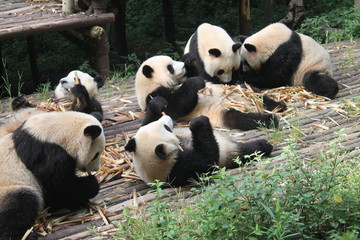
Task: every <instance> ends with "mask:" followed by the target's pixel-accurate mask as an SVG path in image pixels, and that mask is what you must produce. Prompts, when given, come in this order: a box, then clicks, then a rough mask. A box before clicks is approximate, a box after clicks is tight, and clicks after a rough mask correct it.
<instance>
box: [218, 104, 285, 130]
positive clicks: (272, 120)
mask: <svg viewBox="0 0 360 240" xmlns="http://www.w3.org/2000/svg"><path fill="white" fill-rule="evenodd" d="M222 117H223V122H224V125H225V126H226V127H228V128H230V129H240V130H243V131H247V130H252V129H256V128H259V127H266V128H274V127H275V128H276V127H278V125H279V120H278V118H277V116H276V115H275V114H271V113H243V112H240V111H238V110H235V109H232V108H231V109H227V110H224V112H223V114H222Z"/></svg>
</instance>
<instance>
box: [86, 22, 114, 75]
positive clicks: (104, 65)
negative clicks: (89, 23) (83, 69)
mask: <svg viewBox="0 0 360 240" xmlns="http://www.w3.org/2000/svg"><path fill="white" fill-rule="evenodd" d="M90 36H91V37H92V38H93V39H94V40H95V68H96V71H97V72H98V73H99V74H100V75H102V76H103V77H104V78H105V79H106V78H108V77H109V75H110V60H109V52H110V45H109V41H108V36H107V33H106V31H105V29H104V28H102V27H99V26H94V27H92V28H91V30H90Z"/></svg>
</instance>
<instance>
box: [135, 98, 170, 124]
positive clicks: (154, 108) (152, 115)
mask: <svg viewBox="0 0 360 240" xmlns="http://www.w3.org/2000/svg"><path fill="white" fill-rule="evenodd" d="M167 104H168V102H167V101H166V99H165V98H163V97H159V96H158V97H154V98H153V99H151V100H150V101H149V103H148V104H147V105H146V113H145V116H144V118H143V120H142V122H141V126H145V125H147V124H149V123H151V122H154V121H157V120H158V119H159V118H161V117H162V113H163V112H165V111H166V106H167Z"/></svg>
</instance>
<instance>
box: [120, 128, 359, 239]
mask: <svg viewBox="0 0 360 240" xmlns="http://www.w3.org/2000/svg"><path fill="white" fill-rule="evenodd" d="M338 134H339V138H338V139H336V140H334V141H332V142H331V143H330V144H329V145H328V149H327V150H324V151H323V152H322V153H321V154H320V155H319V157H318V158H316V159H307V160H306V161H305V160H304V159H303V158H301V157H300V155H299V154H298V152H297V151H296V143H295V142H294V141H292V140H287V145H286V146H285V147H284V148H283V154H282V155H281V158H282V159H283V160H284V164H283V165H282V166H278V167H272V166H271V162H269V161H266V160H260V159H259V158H258V157H257V160H258V163H257V166H258V170H256V171H254V172H251V173H249V172H248V171H247V169H246V167H245V168H239V170H238V173H236V174H233V175H232V174H231V172H230V171H225V169H221V168H219V169H218V170H217V171H216V172H215V173H214V174H213V175H206V176H204V177H202V182H201V183H200V184H201V185H202V187H201V188H193V189H192V192H193V194H194V196H193V197H192V198H191V199H189V200H187V202H186V204H182V203H181V202H180V203H179V200H177V202H178V204H177V207H174V198H173V197H172V196H170V195H169V194H167V193H166V191H165V190H162V189H161V187H162V184H163V183H161V182H155V183H154V187H155V190H154V193H155V194H156V195H157V198H156V200H155V201H153V202H151V203H150V206H149V207H148V208H147V209H146V211H140V212H139V211H130V210H125V211H124V219H123V220H122V221H119V222H118V223H117V225H118V227H119V230H118V232H117V235H116V236H118V238H116V239H120V238H121V237H122V238H125V239H204V240H206V239H211V240H213V239H252V240H253V239H351V240H355V239H357V238H358V237H359V231H360V164H359V161H360V157H359V156H353V155H351V154H350V153H347V152H346V151H343V148H342V145H341V141H342V138H343V137H346V136H345V135H344V134H343V132H342V131H340V132H339V133H338ZM209 182H210V184H209Z"/></svg>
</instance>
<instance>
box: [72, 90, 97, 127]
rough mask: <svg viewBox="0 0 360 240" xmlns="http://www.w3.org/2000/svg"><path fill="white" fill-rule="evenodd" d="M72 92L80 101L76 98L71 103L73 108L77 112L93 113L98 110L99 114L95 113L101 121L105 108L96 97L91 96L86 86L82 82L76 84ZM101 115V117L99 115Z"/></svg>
mask: <svg viewBox="0 0 360 240" xmlns="http://www.w3.org/2000/svg"><path fill="white" fill-rule="evenodd" d="M71 92H72V94H73V95H74V96H75V97H76V98H77V99H79V102H78V101H77V100H75V101H74V102H73V103H72V105H71V110H73V111H76V112H83V113H87V114H91V113H93V112H97V113H98V114H97V115H94V116H95V117H96V118H97V119H98V120H99V121H100V122H101V121H102V115H103V110H102V107H101V104H100V102H99V101H97V100H96V99H94V98H90V96H89V93H88V91H87V90H86V88H85V86H83V85H81V84H76V85H75V86H74V87H73V88H71ZM99 116H101V118H100V117H99ZM99 118H100V119H99Z"/></svg>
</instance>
